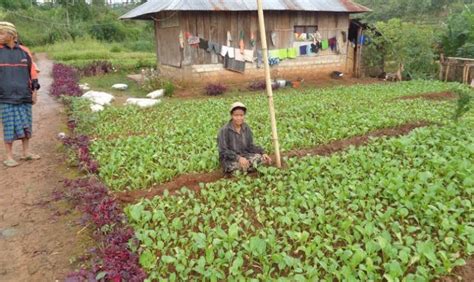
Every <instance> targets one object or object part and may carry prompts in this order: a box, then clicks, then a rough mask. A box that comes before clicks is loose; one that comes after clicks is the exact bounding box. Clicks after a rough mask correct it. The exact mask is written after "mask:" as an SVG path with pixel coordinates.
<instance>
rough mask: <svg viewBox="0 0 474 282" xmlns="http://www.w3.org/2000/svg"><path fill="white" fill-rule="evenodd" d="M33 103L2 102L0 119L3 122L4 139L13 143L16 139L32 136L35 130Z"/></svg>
mask: <svg viewBox="0 0 474 282" xmlns="http://www.w3.org/2000/svg"><path fill="white" fill-rule="evenodd" d="M31 108H32V105H31V104H19V105H15V104H1V103H0V119H1V120H2V124H3V140H4V141H5V143H12V142H13V141H15V140H18V139H23V138H31V134H32V132H33V130H32V129H33V118H32V111H31Z"/></svg>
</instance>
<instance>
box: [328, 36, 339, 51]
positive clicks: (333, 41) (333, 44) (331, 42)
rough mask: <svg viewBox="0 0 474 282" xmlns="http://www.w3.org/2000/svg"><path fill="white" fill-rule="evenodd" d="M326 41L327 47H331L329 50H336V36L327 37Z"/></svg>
mask: <svg viewBox="0 0 474 282" xmlns="http://www.w3.org/2000/svg"><path fill="white" fill-rule="evenodd" d="M328 43H329V47H330V48H331V51H333V52H335V51H336V50H337V39H336V37H332V38H329V40H328Z"/></svg>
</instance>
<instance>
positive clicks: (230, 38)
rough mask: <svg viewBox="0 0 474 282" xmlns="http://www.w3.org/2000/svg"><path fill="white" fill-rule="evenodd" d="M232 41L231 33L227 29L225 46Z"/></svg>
mask: <svg viewBox="0 0 474 282" xmlns="http://www.w3.org/2000/svg"><path fill="white" fill-rule="evenodd" d="M231 41H232V35H231V34H230V31H227V46H230V42H231Z"/></svg>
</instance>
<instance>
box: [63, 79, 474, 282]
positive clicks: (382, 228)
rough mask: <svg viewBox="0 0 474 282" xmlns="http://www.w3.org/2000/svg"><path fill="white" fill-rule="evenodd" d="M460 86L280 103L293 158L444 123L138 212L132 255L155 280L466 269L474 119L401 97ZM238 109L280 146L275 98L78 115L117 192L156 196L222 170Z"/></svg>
mask: <svg viewBox="0 0 474 282" xmlns="http://www.w3.org/2000/svg"><path fill="white" fill-rule="evenodd" d="M453 87H457V86H456V85H455V84H446V83H440V82H433V81H429V82H428V81H411V82H403V83H397V84H380V85H359V86H352V87H336V88H329V89H317V90H316V89H307V90H305V91H299V92H297V91H286V92H284V91H281V92H278V93H277V95H276V97H275V103H276V109H277V116H278V121H279V133H280V139H281V140H280V142H281V146H282V148H283V151H285V152H291V151H294V150H298V149H305V148H313V147H315V146H318V145H322V144H326V143H329V142H331V141H334V140H339V139H344V138H348V137H352V136H359V135H364V134H367V133H369V132H371V131H374V130H376V129H382V128H390V127H394V126H398V125H403V124H406V123H409V122H417V121H424V122H426V123H427V124H431V125H430V126H427V127H424V128H418V129H416V130H414V131H413V132H412V133H410V134H409V135H406V136H402V137H398V138H374V140H373V141H372V142H371V143H370V144H369V145H367V146H364V147H359V148H350V149H349V150H347V151H344V152H341V153H336V154H332V155H329V156H324V157H317V156H306V157H303V158H289V159H286V165H287V167H286V168H285V169H282V170H278V169H276V168H273V167H260V168H258V175H257V176H256V177H255V176H247V175H238V176H236V177H235V178H234V179H230V180H229V179H222V180H219V181H217V182H214V183H208V184H202V185H201V189H200V191H198V192H196V191H192V190H189V189H187V188H185V187H183V188H182V189H181V190H180V191H179V192H178V193H177V194H176V195H173V196H171V195H169V193H167V192H165V194H164V196H163V197H155V198H153V199H143V200H140V201H139V202H138V203H135V204H132V205H129V206H127V207H125V213H126V215H127V216H128V220H129V224H130V225H131V226H132V227H133V229H134V230H135V236H136V238H137V239H138V241H139V244H130V246H131V247H132V250H133V251H134V252H136V253H138V255H139V261H140V264H141V266H142V267H143V269H144V270H146V272H147V274H148V279H149V280H150V281H156V280H160V279H162V278H168V279H169V280H171V281H181V280H189V279H191V280H196V279H199V280H201V279H204V280H211V281H217V280H242V279H252V278H253V279H257V280H262V281H266V280H271V279H277V278H279V279H280V280H285V279H289V280H292V281H293V280H296V281H307V280H310V281H315V280H335V279H336V280H382V279H385V280H387V281H398V280H399V279H401V278H405V279H407V280H417V281H424V280H427V279H432V278H436V277H440V276H443V275H447V274H449V273H451V272H452V271H453V269H454V268H455V267H456V266H460V265H464V264H465V261H464V260H465V259H466V258H468V257H469V256H472V254H473V252H474V222H473V219H474V214H473V207H472V199H473V192H474V177H473V175H474V166H473V161H472V160H473V159H474V146H473V144H474V135H473V134H472V132H473V129H474V115H473V113H472V111H471V112H468V113H467V114H465V116H464V117H463V118H462V119H460V120H459V121H458V122H454V121H452V119H451V118H452V116H453V114H454V111H455V108H456V100H441V101H428V100H424V99H422V98H419V99H413V100H406V99H399V98H400V97H402V96H409V95H419V94H424V93H436V92H443V91H449V90H450V89H452V88H453ZM234 100H242V101H243V102H244V103H245V104H246V105H247V106H248V108H249V113H248V117H247V119H248V122H249V123H250V125H251V127H252V128H253V131H254V132H255V133H256V136H255V138H256V143H259V144H262V145H264V147H265V148H266V149H267V150H269V149H271V142H270V138H269V136H270V129H269V128H267V127H268V126H267V125H268V122H267V119H268V113H267V110H266V99H265V97H263V96H262V95H258V96H256V95H253V96H250V95H245V96H239V97H228V98H213V99H209V100H201V99H199V100H168V101H166V103H164V104H162V105H160V106H158V107H155V108H150V109H146V110H139V109H137V108H134V107H116V108H113V107H110V108H108V109H106V110H105V111H103V112H100V113H96V114H91V113H89V112H88V111H87V110H85V109H87V107H84V106H83V103H82V102H81V101H80V100H77V99H73V102H72V116H73V118H75V119H76V120H78V121H79V122H78V127H77V132H78V133H81V134H86V135H89V136H90V137H91V140H92V141H91V144H90V152H91V155H92V156H93V157H94V159H96V160H97V161H98V164H99V172H98V174H99V177H100V179H101V180H102V181H103V182H104V183H105V184H106V185H107V186H108V187H109V188H110V189H111V190H113V191H116V192H119V191H129V190H140V189H153V187H154V186H156V185H159V184H162V183H164V182H166V181H169V180H171V179H173V178H174V177H176V176H178V175H183V174H187V173H196V172H208V171H213V170H216V169H218V159H217V152H216V144H215V143H216V140H215V139H216V134H217V130H218V129H219V127H220V126H221V125H222V124H223V123H224V122H226V121H227V119H228V113H227V107H228V105H229V104H230V102H232V101H234Z"/></svg>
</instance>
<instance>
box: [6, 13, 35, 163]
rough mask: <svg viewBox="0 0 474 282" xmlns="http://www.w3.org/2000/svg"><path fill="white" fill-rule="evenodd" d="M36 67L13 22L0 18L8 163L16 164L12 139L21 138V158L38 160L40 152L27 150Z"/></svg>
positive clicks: (30, 132)
mask: <svg viewBox="0 0 474 282" xmlns="http://www.w3.org/2000/svg"><path fill="white" fill-rule="evenodd" d="M39 88H40V85H39V83H38V70H37V68H36V65H35V64H34V63H33V57H32V56H31V53H30V51H29V50H28V48H26V47H24V46H23V45H21V44H20V43H19V42H18V33H17V31H16V28H15V26H14V25H13V24H11V23H9V22H0V119H1V120H2V124H3V140H4V143H5V149H6V160H5V161H4V162H3V163H4V165H5V166H7V167H14V166H17V165H19V163H18V162H16V161H15V160H14V159H13V142H14V141H16V140H22V142H23V156H22V157H21V160H25V161H29V160H37V159H39V158H40V156H38V155H35V154H31V153H30V152H29V140H30V138H31V134H32V124H33V123H32V105H34V104H36V101H37V90H38V89H39Z"/></svg>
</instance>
